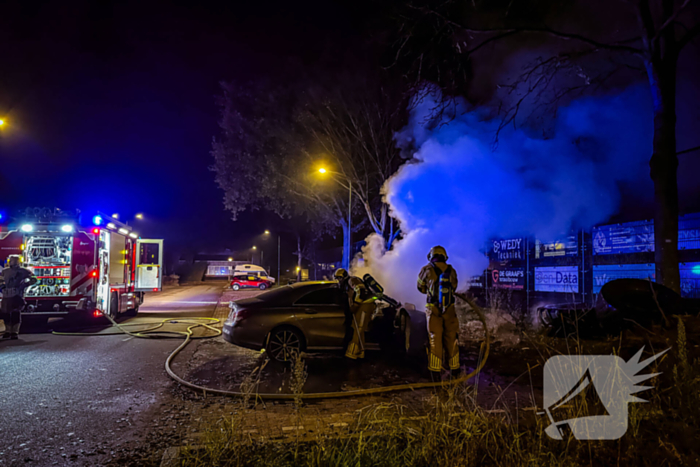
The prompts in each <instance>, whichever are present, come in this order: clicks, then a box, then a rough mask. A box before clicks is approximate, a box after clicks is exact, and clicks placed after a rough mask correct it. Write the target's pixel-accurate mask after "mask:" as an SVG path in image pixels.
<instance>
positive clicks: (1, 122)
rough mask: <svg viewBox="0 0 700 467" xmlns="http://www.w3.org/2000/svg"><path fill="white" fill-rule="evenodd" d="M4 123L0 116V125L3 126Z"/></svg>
mask: <svg viewBox="0 0 700 467" xmlns="http://www.w3.org/2000/svg"><path fill="white" fill-rule="evenodd" d="M4 124H5V120H3V119H2V118H0V126H3V125H4Z"/></svg>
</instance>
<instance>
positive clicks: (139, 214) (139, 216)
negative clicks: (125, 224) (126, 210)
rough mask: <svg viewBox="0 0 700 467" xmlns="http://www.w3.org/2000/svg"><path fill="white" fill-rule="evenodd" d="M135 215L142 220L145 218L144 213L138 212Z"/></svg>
mask: <svg viewBox="0 0 700 467" xmlns="http://www.w3.org/2000/svg"><path fill="white" fill-rule="evenodd" d="M135 217H136V218H137V219H139V220H141V219H143V214H141V213H138V214H136V216H135Z"/></svg>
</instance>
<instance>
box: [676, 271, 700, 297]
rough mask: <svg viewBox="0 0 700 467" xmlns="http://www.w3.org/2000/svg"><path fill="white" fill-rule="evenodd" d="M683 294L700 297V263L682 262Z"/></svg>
mask: <svg viewBox="0 0 700 467" xmlns="http://www.w3.org/2000/svg"><path fill="white" fill-rule="evenodd" d="M678 266H680V270H681V295H682V296H683V297H686V298H700V263H680V264H679V265H678Z"/></svg>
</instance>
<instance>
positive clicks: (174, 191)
mask: <svg viewBox="0 0 700 467" xmlns="http://www.w3.org/2000/svg"><path fill="white" fill-rule="evenodd" d="M347 3H348V4H349V5H350V6H345V5H343V3H342V2H318V3H309V2H307V3H306V4H300V3H298V2H264V3H263V2H222V3H217V4H205V3H203V2H197V3H196V4H195V3H194V2H136V1H120V2H108V1H100V2H92V1H84V2H58V1H56V2H46V3H45V4H44V5H43V6H41V7H37V6H36V4H34V3H33V2H32V6H30V2H24V1H17V2H9V3H8V2H4V3H3V7H2V10H3V12H2V15H0V50H1V52H0V115H2V116H3V117H4V118H5V119H6V120H7V124H6V126H5V127H4V129H3V133H2V135H1V136H0V161H1V162H0V200H1V204H2V206H0V209H2V210H3V211H5V212H7V213H12V212H13V211H16V210H17V209H24V208H25V207H27V206H49V207H53V206H56V207H60V208H63V209H74V208H79V209H81V210H83V211H90V210H98V209H99V210H102V211H104V212H106V213H108V214H111V213H114V212H117V213H119V214H120V215H121V219H122V220H129V219H133V216H134V214H136V213H137V212H143V213H144V216H145V217H146V221H145V222H144V223H143V224H141V226H140V227H137V228H140V229H141V230H142V233H143V234H144V235H147V236H155V237H163V236H164V237H165V238H166V240H167V241H169V242H171V245H173V246H175V245H177V246H178V247H179V246H182V245H188V246H190V247H192V248H196V249H204V248H206V249H210V250H216V249H218V248H225V247H230V248H233V249H238V248H243V247H246V246H247V244H248V243H250V242H251V241H254V239H253V238H252V237H251V235H252V234H253V233H255V232H257V231H262V230H264V229H265V228H272V227H274V226H271V225H270V224H273V223H274V216H273V215H270V214H267V213H265V212H256V213H253V214H245V215H243V216H242V217H241V219H240V220H239V221H238V222H236V223H234V222H232V221H231V220H230V216H229V215H228V214H227V213H226V212H225V211H224V210H223V206H222V202H221V198H222V193H221V192H220V191H219V189H218V188H217V187H216V185H215V184H214V180H213V173H212V172H210V171H209V170H208V166H209V165H210V164H211V162H212V160H211V156H210V154H209V151H210V147H211V140H212V137H214V136H215V135H217V133H218V126H217V120H218V108H217V106H216V96H217V95H218V94H219V82H220V81H221V80H230V79H237V80H246V79H254V78H255V77H256V76H261V75H264V74H269V73H280V72H282V70H283V68H284V64H285V63H286V62H288V61H290V60H296V61H297V62H300V63H304V62H311V61H314V60H316V59H317V58H318V57H319V56H321V55H324V54H326V55H327V54H329V53H338V54H342V53H344V50H343V49H344V48H346V47H352V44H353V42H354V40H355V37H356V34H358V32H357V31H359V30H361V26H362V24H364V23H365V21H366V19H365V18H363V17H361V16H360V15H358V14H356V12H357V11H359V10H358V8H357V7H358V6H360V5H361V3H360V4H358V2H347ZM365 11H366V10H365ZM137 222H138V221H137Z"/></svg>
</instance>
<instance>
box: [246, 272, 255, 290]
mask: <svg viewBox="0 0 700 467" xmlns="http://www.w3.org/2000/svg"><path fill="white" fill-rule="evenodd" d="M245 279H246V280H245V286H246V287H257V286H258V278H257V277H256V276H254V275H253V274H248V275H247V276H246V277H245Z"/></svg>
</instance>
